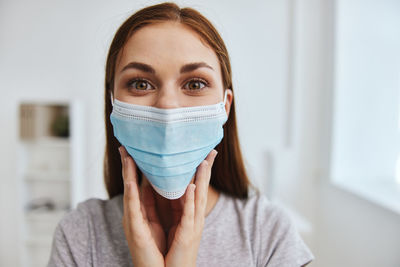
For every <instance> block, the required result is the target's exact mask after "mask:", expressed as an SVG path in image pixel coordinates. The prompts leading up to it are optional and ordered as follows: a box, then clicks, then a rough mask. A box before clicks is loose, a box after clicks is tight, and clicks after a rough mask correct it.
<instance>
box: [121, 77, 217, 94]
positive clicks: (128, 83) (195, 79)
mask: <svg viewBox="0 0 400 267" xmlns="http://www.w3.org/2000/svg"><path fill="white" fill-rule="evenodd" d="M140 81H144V82H146V83H148V84H149V85H150V86H151V87H153V88H154V86H153V85H152V83H151V82H150V81H149V80H147V79H146V78H143V77H135V78H133V79H130V80H129V81H128V82H127V83H126V87H127V88H128V89H129V90H135V91H148V90H150V89H146V90H139V89H136V88H134V87H133V86H131V85H132V84H133V83H134V82H140ZM189 82H201V83H203V84H204V86H203V87H202V88H199V89H185V90H188V91H197V92H198V91H201V90H203V89H204V88H206V87H209V86H210V83H209V82H208V81H207V80H205V79H203V78H199V77H195V78H191V79H189V80H188V81H186V82H185V85H186V84H188V83H189ZM131 87H132V88H131Z"/></svg>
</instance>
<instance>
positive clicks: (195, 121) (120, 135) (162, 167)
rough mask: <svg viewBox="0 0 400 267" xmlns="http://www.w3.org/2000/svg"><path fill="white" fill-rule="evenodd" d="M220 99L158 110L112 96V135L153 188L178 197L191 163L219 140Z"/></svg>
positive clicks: (221, 121) (222, 105)
mask: <svg viewBox="0 0 400 267" xmlns="http://www.w3.org/2000/svg"><path fill="white" fill-rule="evenodd" d="M226 95H227V90H225V96H224V101H223V102H220V103H217V104H214V105H207V106H194V107H183V108H173V109H162V108H155V107H151V106H141V105H134V104H130V103H126V102H121V101H119V100H117V99H115V100H113V97H112V95H111V100H112V101H113V102H112V104H113V110H112V112H111V115H110V119H111V124H112V125H113V129H114V136H115V137H116V138H117V139H118V141H119V142H120V143H121V145H123V146H124V147H125V148H126V150H127V151H128V153H129V155H130V156H131V157H132V158H133V159H134V160H135V162H136V165H137V166H138V168H139V169H140V170H141V171H142V172H143V174H144V175H145V176H146V177H147V179H148V180H149V182H150V184H151V185H152V187H153V188H154V190H155V191H156V192H158V193H159V194H160V195H162V196H163V197H165V198H168V199H177V198H180V197H181V196H182V195H183V194H184V193H185V190H186V187H187V186H188V185H189V183H190V181H191V180H192V178H193V176H194V174H195V173H196V168H197V167H198V166H199V165H200V163H201V162H202V161H203V160H204V159H205V158H206V157H207V155H208V154H209V153H210V152H211V150H213V149H214V148H215V147H216V146H217V145H218V144H219V143H220V142H221V140H222V138H223V135H224V130H223V125H224V124H225V122H226V120H227V115H226V111H225V103H226Z"/></svg>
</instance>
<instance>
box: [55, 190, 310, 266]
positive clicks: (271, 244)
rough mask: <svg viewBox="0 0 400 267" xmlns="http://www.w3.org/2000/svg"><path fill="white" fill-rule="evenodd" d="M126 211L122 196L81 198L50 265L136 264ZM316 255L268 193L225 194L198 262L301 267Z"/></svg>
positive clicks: (62, 227) (210, 219) (208, 223)
mask: <svg viewBox="0 0 400 267" xmlns="http://www.w3.org/2000/svg"><path fill="white" fill-rule="evenodd" d="M122 215H123V197H122V195H118V196H115V197H114V198H112V199H110V200H101V199H95V198H91V199H88V200H86V201H84V202H81V203H79V204H78V207H77V208H76V209H74V210H72V211H70V212H68V213H67V214H66V215H65V216H64V217H63V219H62V220H61V221H60V222H59V224H58V226H57V228H56V230H55V233H54V237H53V244H52V250H51V255H50V259H49V263H48V266H133V264H132V258H131V255H130V253H129V249H128V243H127V241H126V238H125V235H124V230H123V227H122ZM313 259H314V256H313V254H312V253H311V251H310V250H309V248H308V247H307V246H306V245H305V243H304V242H303V240H302V239H301V237H300V235H299V234H298V232H297V230H296V228H295V226H294V224H293V223H292V221H291V220H290V219H289V217H288V215H287V214H286V213H285V212H284V211H283V210H281V208H279V207H278V206H276V205H275V204H272V203H271V202H270V201H268V200H267V198H266V197H265V196H263V195H261V194H257V193H255V194H253V195H252V196H250V197H249V198H248V199H246V200H242V199H237V198H233V197H230V196H228V195H226V194H223V193H221V194H220V197H219V198H218V200H217V203H216V204H215V206H214V207H213V209H212V210H211V212H210V213H209V214H208V215H207V217H206V219H205V223H204V229H203V234H202V239H201V241H200V247H199V251H198V256H197V266H199V267H201V266H207V267H213V266H219V267H223V266H229V267H232V266H246V267H250V266H268V267H278V266H279V267H292V266H293V267H300V266H304V265H306V264H307V263H309V262H310V261H312V260H313Z"/></svg>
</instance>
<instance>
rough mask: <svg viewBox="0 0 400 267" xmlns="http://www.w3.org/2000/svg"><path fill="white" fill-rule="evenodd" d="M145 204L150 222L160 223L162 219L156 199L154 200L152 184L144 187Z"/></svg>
mask: <svg viewBox="0 0 400 267" xmlns="http://www.w3.org/2000/svg"><path fill="white" fill-rule="evenodd" d="M143 206H144V208H145V210H146V214H147V220H148V221H149V222H155V223H159V222H160V219H159V217H158V213H157V211H156V201H155V200H154V193H153V189H152V188H151V186H150V185H147V186H145V188H143Z"/></svg>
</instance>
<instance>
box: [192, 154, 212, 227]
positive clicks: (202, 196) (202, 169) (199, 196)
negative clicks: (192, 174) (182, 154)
mask: <svg viewBox="0 0 400 267" xmlns="http://www.w3.org/2000/svg"><path fill="white" fill-rule="evenodd" d="M216 155H217V151H216V150H212V151H211V152H210V153H209V154H208V156H207V158H206V159H205V160H204V161H203V162H202V163H201V164H200V165H199V167H198V169H197V172H196V179H195V184H196V188H197V189H196V194H195V204H196V214H195V216H196V218H195V221H199V220H200V219H203V218H204V217H205V212H206V206H207V193H208V186H209V184H210V178H211V167H212V164H213V163H214V159H215V156H216Z"/></svg>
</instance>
